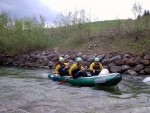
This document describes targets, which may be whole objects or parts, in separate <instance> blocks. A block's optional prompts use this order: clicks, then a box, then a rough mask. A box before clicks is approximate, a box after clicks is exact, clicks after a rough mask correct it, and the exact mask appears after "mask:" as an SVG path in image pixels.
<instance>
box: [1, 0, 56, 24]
mask: <svg viewBox="0 0 150 113" xmlns="http://www.w3.org/2000/svg"><path fill="white" fill-rule="evenodd" d="M1 11H5V12H7V13H8V14H9V15H10V16H12V17H13V16H15V17H19V18H22V17H32V16H36V17H39V16H40V15H42V16H44V17H45V18H46V21H49V22H52V21H53V20H54V18H55V17H56V15H57V14H58V13H57V12H56V11H54V10H53V9H52V8H51V7H45V5H44V4H42V3H41V0H0V12H1Z"/></svg>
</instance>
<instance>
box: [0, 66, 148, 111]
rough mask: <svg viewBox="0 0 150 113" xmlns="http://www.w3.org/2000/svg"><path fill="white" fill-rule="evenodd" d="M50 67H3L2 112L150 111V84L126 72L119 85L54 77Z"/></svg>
mask: <svg viewBox="0 0 150 113" xmlns="http://www.w3.org/2000/svg"><path fill="white" fill-rule="evenodd" d="M50 72H52V70H48V69H35V68H32V69H29V68H15V67H0V113H148V112H149V111H150V85H149V84H146V83H144V82H142V80H143V78H144V77H143V76H136V77H135V76H129V75H123V79H122V81H121V82H120V83H119V84H118V85H117V86H115V87H110V88H107V87H99V88H98V87H75V86H71V85H66V84H65V85H64V84H63V85H60V84H58V82H54V81H51V80H50V79H48V77H47V75H48V74H49V73H50Z"/></svg>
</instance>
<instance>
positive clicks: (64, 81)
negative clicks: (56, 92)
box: [59, 77, 72, 84]
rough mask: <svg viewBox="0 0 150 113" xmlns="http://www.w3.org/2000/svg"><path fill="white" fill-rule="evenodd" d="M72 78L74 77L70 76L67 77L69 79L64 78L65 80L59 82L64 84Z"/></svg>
mask: <svg viewBox="0 0 150 113" xmlns="http://www.w3.org/2000/svg"><path fill="white" fill-rule="evenodd" d="M70 78H72V77H69V78H67V79H65V80H63V81H61V82H59V84H64V83H66V82H67V81H68V80H69V79H70Z"/></svg>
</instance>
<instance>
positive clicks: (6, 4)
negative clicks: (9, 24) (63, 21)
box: [0, 0, 150, 23]
mask: <svg viewBox="0 0 150 113" xmlns="http://www.w3.org/2000/svg"><path fill="white" fill-rule="evenodd" d="M134 3H139V4H140V5H141V6H142V8H143V10H145V9H146V10H150V0H0V12H1V11H5V12H7V13H8V14H9V15H10V16H12V17H13V16H14V17H19V18H20V17H32V16H38V17H39V15H42V16H44V17H45V19H46V21H47V22H49V23H52V22H53V21H54V20H55V19H56V16H57V15H58V14H59V13H61V12H68V11H74V10H75V9H76V10H81V9H84V10H85V12H86V13H90V15H91V17H92V19H93V20H96V21H98V20H113V19H127V18H134V14H133V12H132V11H131V10H132V7H133V4H134Z"/></svg>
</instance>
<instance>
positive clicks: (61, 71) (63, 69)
mask: <svg viewBox="0 0 150 113" xmlns="http://www.w3.org/2000/svg"><path fill="white" fill-rule="evenodd" d="M59 65H60V69H59V70H58V72H59V74H60V75H61V76H63V75H66V74H68V69H67V68H66V65H65V64H64V63H59Z"/></svg>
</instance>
